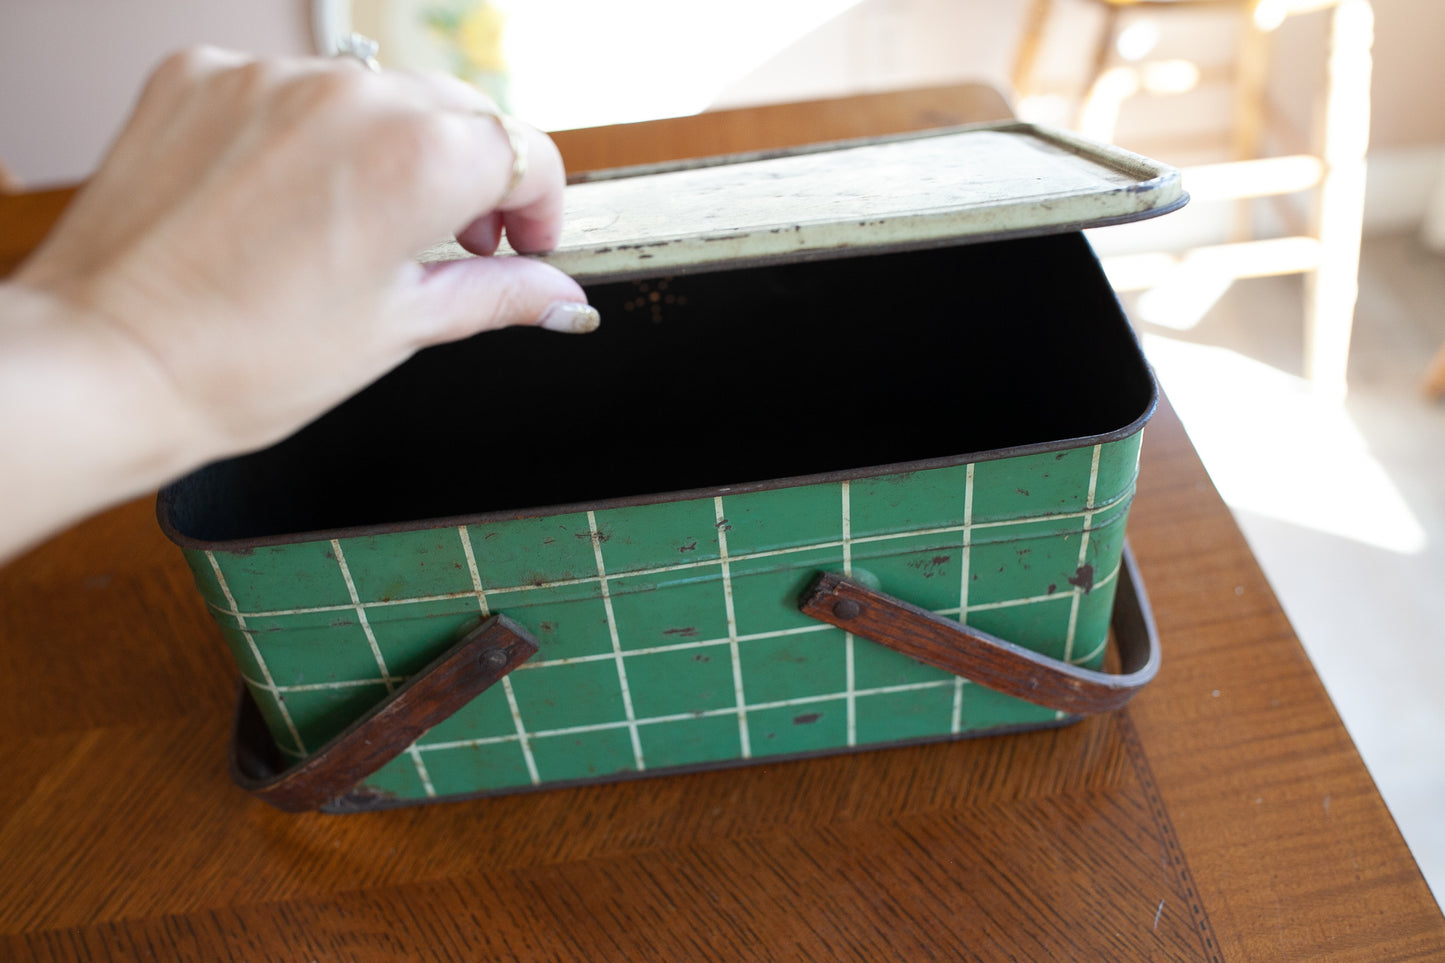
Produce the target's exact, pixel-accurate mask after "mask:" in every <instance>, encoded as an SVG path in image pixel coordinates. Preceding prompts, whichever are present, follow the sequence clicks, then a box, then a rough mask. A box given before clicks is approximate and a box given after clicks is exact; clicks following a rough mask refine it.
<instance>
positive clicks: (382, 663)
mask: <svg viewBox="0 0 1445 963" xmlns="http://www.w3.org/2000/svg"><path fill="white" fill-rule="evenodd" d="M331 552H332V555H333V557H334V558H335V559H336V567H337V568H339V569H341V578H342V580H343V581H344V582H346V592H347V594H348V595H350V596H351V602H352V606H353V607H354V608H355V609H356V617H357V619H358V620H359V621H360V622H361V631H362V632H364V633H365V634H366V644H367V645H369V646H371V656H372V658H374V659H376V668H377V669H378V670H379V671H380V672H381V679H380V681H381V684H382V685H384V686H386V691H387V692H393V691H395V689H396V686H395V683H394V682H393V676H392V674H391V670H390V669H388V668H387V667H386V658H385V657H384V656H383V655H382V654H381V646H380V645H378V644H377V641H376V633H375V632H373V631H372V630H371V620H370V619H368V618H367V617H366V606H364V605H362V604H361V593H359V592H357V590H356V582H355V581H353V580H352V578H351V566H349V565H347V564H346V553H345V552H343V551H342V550H341V540H340V539H336V538H333V539H332V540H331ZM406 753H407V755H408V756H410V757H411V762H412V766H413V767H414V768H415V769H416V776H417V779H419V780H421V787H422V790H423V791H424V792H425V793H426V794H427V795H428V796H435V795H436V794H437V791H436V788H435V787H434V786H433V785H432V781H431V774H430V773H429V772H427V769H426V763H425V762H423V761H422V758H421V753H419V752H417V751H416V746H415V745H411V746H408V747H407V750H406Z"/></svg>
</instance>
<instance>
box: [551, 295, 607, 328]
mask: <svg viewBox="0 0 1445 963" xmlns="http://www.w3.org/2000/svg"><path fill="white" fill-rule="evenodd" d="M601 323H602V315H600V314H598V313H597V309H596V308H594V307H593V306H592V305H590V304H581V303H579V302H577V301H553V302H552V303H551V304H550V305H548V306H547V310H546V311H543V312H542V317H541V319H539V320H538V321H537V326H538V327H542V328H546V329H547V330H548V331H561V332H563V333H564V334H586V333H587V332H589V331H596V330H597V326H598V325H600V324H601Z"/></svg>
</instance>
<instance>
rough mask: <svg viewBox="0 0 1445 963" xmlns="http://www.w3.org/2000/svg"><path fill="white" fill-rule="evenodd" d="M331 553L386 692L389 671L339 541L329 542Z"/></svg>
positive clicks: (389, 685) (389, 683) (389, 681)
mask: <svg viewBox="0 0 1445 963" xmlns="http://www.w3.org/2000/svg"><path fill="white" fill-rule="evenodd" d="M331 552H332V555H333V557H335V559H336V565H337V567H338V568H340V569H341V577H342V579H344V580H345V582H346V592H347V594H348V595H350V596H351V606H352V608H354V609H355V610H356V617H357V618H358V619H360V620H361V631H362V632H364V633H366V644H367V645H369V646H371V656H372V658H374V659H376V667H377V669H379V670H380V671H381V681H382V684H383V685H385V686H386V691H387V692H390V691H392V689H393V688H395V687H394V686H393V685H392V682H391V679H392V676H391V670H390V669H388V668H387V667H386V659H385V658H384V657H383V656H382V654H381V646H379V645H377V644H376V633H375V632H373V631H371V622H370V621H369V620H368V619H367V617H366V606H364V605H362V604H361V595H360V593H358V592H357V591H356V583H355V582H353V581H352V580H351V568H350V567H349V566H348V565H347V564H346V553H344V552H343V551H341V540H340V539H336V538H333V539H332V540H331Z"/></svg>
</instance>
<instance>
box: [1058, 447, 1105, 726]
mask: <svg viewBox="0 0 1445 963" xmlns="http://www.w3.org/2000/svg"><path fill="white" fill-rule="evenodd" d="M1103 448H1104V446H1103V445H1095V446H1094V451H1093V457H1092V459H1091V460H1090V462H1089V497H1088V500H1087V501H1085V502H1084V508H1085V514H1084V526H1083V527H1084V530H1083V532H1082V533H1081V534H1080V535H1079V563H1078V565H1077V567H1076V571H1077V570H1078V569H1082V568H1083V567H1084V563H1085V561H1086V560H1087V557H1088V553H1089V525H1090V524H1091V523H1092V522H1093V520H1094V493H1095V491H1096V490H1097V488H1098V486H1099V454H1100V452H1102V451H1103ZM1076 577H1077V576H1076ZM1089 587H1090V589H1092V588H1093V585H1092V584H1091V585H1090V586H1089ZM1073 596H1074V598H1073V602H1072V603H1071V604H1070V606H1069V631H1068V632H1067V633H1066V634H1065V636H1064V659H1063V661H1065V662H1072V661H1073V658H1074V635H1075V633H1076V632H1077V630H1078V626H1079V606H1080V604H1081V602H1082V600H1083V597H1084V589H1083V586H1081V585H1077V584H1076V585H1075V586H1074V591H1073ZM1066 714H1067V713H1064V712H1059V713H1057V714H1056V718H1059V719H1062V718H1064V716H1065V715H1066Z"/></svg>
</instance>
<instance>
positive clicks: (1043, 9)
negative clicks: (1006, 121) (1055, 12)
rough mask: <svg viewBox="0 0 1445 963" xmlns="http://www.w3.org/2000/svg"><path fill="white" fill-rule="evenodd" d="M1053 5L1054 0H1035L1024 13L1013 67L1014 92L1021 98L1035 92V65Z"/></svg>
mask: <svg viewBox="0 0 1445 963" xmlns="http://www.w3.org/2000/svg"><path fill="white" fill-rule="evenodd" d="M1053 5H1054V4H1053V0H1033V2H1032V3H1030V4H1029V8H1028V10H1027V11H1026V12H1025V13H1024V22H1023V36H1022V37H1020V38H1019V48H1018V52H1017V53H1016V54H1015V55H1014V67H1013V87H1014V94H1015V95H1016V96H1018V97H1019V99H1023V98H1024V97H1027V96H1029V94H1031V93H1033V89H1034V87H1033V84H1034V67H1035V66H1036V65H1037V64H1038V62H1039V50H1040V48H1041V47H1042V46H1043V42H1044V30H1045V28H1046V26H1047V25H1048V22H1049V14H1050V13H1051V12H1052V7H1053ZM1015 106H1017V105H1015Z"/></svg>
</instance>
